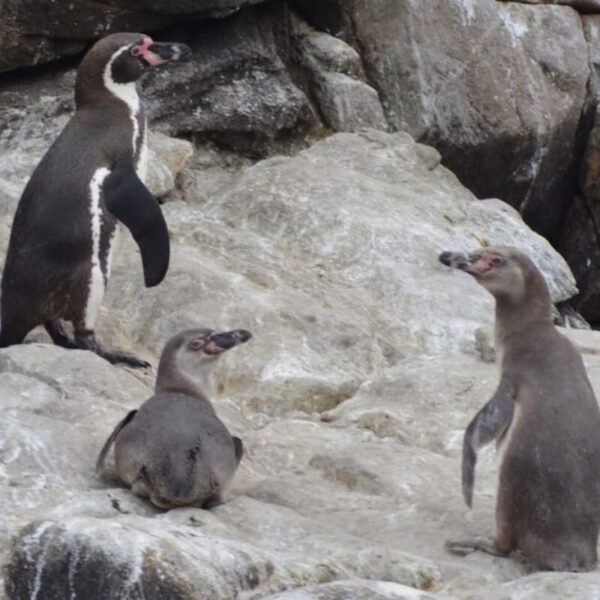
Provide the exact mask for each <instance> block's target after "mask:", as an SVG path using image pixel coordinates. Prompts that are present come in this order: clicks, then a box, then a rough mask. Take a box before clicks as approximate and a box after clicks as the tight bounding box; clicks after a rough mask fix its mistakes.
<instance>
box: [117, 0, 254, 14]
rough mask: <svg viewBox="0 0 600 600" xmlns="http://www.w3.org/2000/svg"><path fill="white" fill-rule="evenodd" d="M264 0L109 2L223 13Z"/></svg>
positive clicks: (170, 11)
mask: <svg viewBox="0 0 600 600" xmlns="http://www.w3.org/2000/svg"><path fill="white" fill-rule="evenodd" d="M263 1H264V0H109V2H108V3H109V4H113V5H117V6H124V7H130V8H136V9H143V10H149V11H153V12H157V13H160V14H167V15H173V14H175V15H208V14H210V15H224V14H228V13H231V12H235V11H237V10H239V9H240V8H243V7H244V6H249V5H252V4H258V3H259V2H263Z"/></svg>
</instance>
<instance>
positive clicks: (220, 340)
mask: <svg viewBox="0 0 600 600" xmlns="http://www.w3.org/2000/svg"><path fill="white" fill-rule="evenodd" d="M251 337H252V334H251V333H250V332H249V331H247V330H246V329H234V330H233V331H225V332H223V333H213V334H212V335H211V336H210V339H209V340H208V343H207V344H206V346H204V353H205V354H211V355H214V354H221V352H225V350H229V349H230V348H233V347H234V346H238V345H239V344H244V343H246V342H247V341H248V340H249V339H250V338H251Z"/></svg>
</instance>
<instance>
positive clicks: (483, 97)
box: [351, 0, 590, 238]
mask: <svg viewBox="0 0 600 600" xmlns="http://www.w3.org/2000/svg"><path fill="white" fill-rule="evenodd" d="M351 10H352V16H353V22H354V27H355V29H354V35H355V36H356V38H357V39H358V41H359V43H360V44H361V47H362V48H363V59H364V61H365V63H366V65H367V69H368V73H369V75H370V77H371V78H372V80H373V81H374V83H375V85H376V87H377V89H378V90H379V93H380V95H381V98H382V100H383V104H384V107H385V110H386V114H387V116H388V120H389V122H390V124H391V125H392V126H393V127H395V128H399V129H402V128H407V129H408V131H410V132H411V133H412V135H413V136H415V137H416V138H417V139H419V140H420V141H423V142H425V143H429V144H432V145H434V146H435V147H436V148H437V149H438V150H439V151H440V153H441V154H442V156H443V160H444V164H445V165H447V166H448V167H449V168H450V169H451V170H452V171H453V172H454V173H455V174H456V175H458V177H459V179H460V180H461V181H462V182H463V183H464V184H465V185H466V186H467V187H468V188H469V189H471V190H472V191H473V192H474V193H475V195H476V196H478V197H479V198H487V197H497V198H501V199H503V200H505V201H506V202H508V203H510V204H512V205H513V206H515V207H517V208H518V209H519V210H520V211H521V213H522V214H523V215H524V216H525V218H526V220H527V221H528V223H530V225H531V226H532V227H533V228H534V229H536V230H538V231H540V232H541V233H543V234H545V235H547V236H550V237H552V238H555V237H556V236H557V234H558V233H559V231H560V227H561V224H562V216H563V213H564V209H565V207H566V204H567V201H568V198H569V197H570V194H572V193H573V191H574V188H575V184H576V179H575V173H574V171H573V168H574V165H575V160H574V159H575V155H576V151H577V145H576V132H577V128H578V125H579V121H580V118H581V113H582V110H583V107H584V102H585V97H586V84H587V80H588V78H589V72H590V70H589V65H588V50H587V44H586V41H585V38H584V35H583V30H582V27H581V22H580V19H579V17H578V15H577V14H576V13H575V12H574V11H573V10H571V9H569V8H567V7H560V6H527V5H522V4H515V3H501V2H496V1H495V0H479V1H477V2H466V1H465V0H448V1H447V2H439V1H438V0H422V1H419V2H412V1H402V2H396V1H395V0H378V1H377V2H369V1H368V0H356V1H355V2H353V3H352V9H351ZM441 24H443V26H442V25H441Z"/></svg>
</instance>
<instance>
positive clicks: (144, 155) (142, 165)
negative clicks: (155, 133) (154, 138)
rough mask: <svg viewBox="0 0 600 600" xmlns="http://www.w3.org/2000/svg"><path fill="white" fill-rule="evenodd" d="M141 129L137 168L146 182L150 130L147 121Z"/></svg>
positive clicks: (139, 174)
mask: <svg viewBox="0 0 600 600" xmlns="http://www.w3.org/2000/svg"><path fill="white" fill-rule="evenodd" d="M141 131H142V132H141V134H140V137H139V141H138V144H136V163H135V170H136V173H137V176H138V177H139V178H140V179H141V180H142V182H143V183H146V178H147V176H148V130H147V127H146V123H145V121H144V123H143V126H142V128H141Z"/></svg>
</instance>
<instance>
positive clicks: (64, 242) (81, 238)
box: [0, 33, 191, 367]
mask: <svg viewBox="0 0 600 600" xmlns="http://www.w3.org/2000/svg"><path fill="white" fill-rule="evenodd" d="M190 54H191V51H190V49H189V48H188V47H187V46H185V45H184V44H171V43H156V42H153V41H152V39H151V38H150V37H148V36H146V35H142V34H139V33H117V34H114V35H109V36H107V37H105V38H103V39H102V40H100V41H99V42H97V43H96V44H95V45H94V46H93V47H92V49H91V50H90V51H89V52H88V53H87V54H86V55H85V57H84V58H83V61H82V62H81V65H80V66H79V69H78V71H77V79H76V83H75V105H76V111H75V114H74V115H73V117H72V118H71V120H70V121H69V122H68V123H67V125H66V127H65V128H64V130H63V131H62V133H61V134H60V136H59V137H58V139H57V140H56V141H55V142H54V144H53V145H52V146H51V147H50V149H49V150H48V152H47V153H46V154H45V156H44V157H43V158H42V160H41V162H40V163H39V165H38V166H37V167H36V169H35V171H34V172H33V175H32V176H31V179H30V180H29V182H28V184H27V186H26V187H25V190H24V192H23V195H22V197H21V200H20V201H19V205H18V207H17V211H16V214H15V218H14V222H13V226H12V230H11V236H10V243H9V247H8V254H7V257H6V264H5V266H4V272H3V275H2V301H1V307H0V321H1V323H0V347H5V346H10V345H12V344H18V343H21V342H22V341H23V339H24V338H25V336H26V335H27V334H28V333H29V331H31V330H32V329H33V328H34V327H36V326H38V325H41V324H43V325H44V326H45V327H46V330H47V331H48V333H49V334H50V336H51V338H52V340H53V341H54V343H55V344H57V345H59V346H63V347H65V348H84V349H89V350H92V351H93V352H96V353H97V354H98V355H100V356H102V357H103V358H105V359H106V360H108V361H110V362H112V363H115V362H124V363H127V364H129V365H132V366H138V367H140V366H141V367H145V366H148V363H146V362H145V361H142V360H140V359H138V358H136V357H134V356H132V355H130V354H128V353H125V352H120V351H109V350H106V349H105V348H103V347H102V346H101V344H100V343H99V342H98V341H97V340H96V338H95V336H94V325H95V321H96V316H97V314H98V310H99V308H100V304H101V302H102V298H103V296H104V292H105V289H106V284H107V282H108V278H109V276H110V266H111V258H112V251H113V246H114V242H115V237H116V234H117V221H120V222H121V223H123V224H124V225H125V226H126V227H127V228H128V229H129V230H130V232H131V234H132V236H133V238H134V240H135V241H136V243H137V245H138V246H139V249H140V252H141V257H142V264H143V268H144V280H145V284H146V286H147V287H152V286H155V285H158V284H159V283H160V282H161V281H162V279H163V278H164V276H165V274H166V272H167V268H168V266H169V234H168V231H167V226H166V223H165V220H164V217H163V215H162V211H161V209H160V206H159V204H158V202H157V201H156V199H155V198H154V197H153V196H152V194H151V193H150V192H149V191H148V189H147V188H146V187H145V185H144V184H143V183H142V179H143V178H144V175H145V168H146V164H145V163H146V119H145V116H144V109H143V106H142V104H141V101H140V98H139V96H138V93H137V90H136V81H137V80H138V79H139V77H140V76H141V75H142V74H143V72H144V71H145V69H146V68H147V67H148V66H156V65H159V64H161V63H164V62H166V61H175V60H181V59H184V58H187V57H188V56H189V55H190ZM61 319H64V320H67V321H71V322H72V323H73V328H74V332H75V338H74V339H71V338H70V337H69V336H68V335H67V334H66V332H65V331H64V329H63V326H62V323H61V321H60V320H61Z"/></svg>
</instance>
